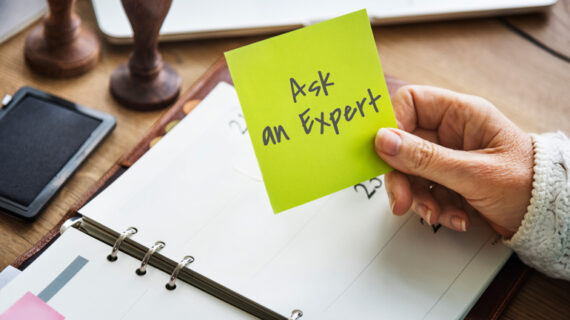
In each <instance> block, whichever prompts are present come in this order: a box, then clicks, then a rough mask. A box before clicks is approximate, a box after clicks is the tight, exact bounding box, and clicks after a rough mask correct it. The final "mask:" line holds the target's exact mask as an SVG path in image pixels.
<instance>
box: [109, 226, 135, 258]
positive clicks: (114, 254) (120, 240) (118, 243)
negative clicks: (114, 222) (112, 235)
mask: <svg viewBox="0 0 570 320" xmlns="http://www.w3.org/2000/svg"><path fill="white" fill-rule="evenodd" d="M137 231H138V230H137V228H135V227H129V228H128V229H127V230H125V232H123V233H121V235H120V236H119V237H118V238H117V240H116V241H115V245H114V246H113V250H112V251H111V253H110V254H109V255H108V256H107V260H109V261H111V262H113V261H116V260H117V252H118V251H119V247H120V246H121V243H123V241H124V240H125V239H126V238H128V237H130V236H132V235H133V234H135V233H137Z"/></svg>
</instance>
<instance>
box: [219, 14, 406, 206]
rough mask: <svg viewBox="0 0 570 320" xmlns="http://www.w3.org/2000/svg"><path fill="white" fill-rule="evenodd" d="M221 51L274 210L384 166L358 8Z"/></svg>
mask: <svg viewBox="0 0 570 320" xmlns="http://www.w3.org/2000/svg"><path fill="white" fill-rule="evenodd" d="M225 56H226V60H227V62H228V66H229V69H230V73H231V75H232V78H233V81H234V85H235V88H236V90H237V94H238V96H239V100H240V104H241V107H242V110H243V113H244V117H245V120H246V124H247V127H248V130H249V134H250V137H251V141H252V143H253V147H254V150H255V154H256V156H257V160H258V162H259V167H260V169H261V173H262V175H263V180H264V182H265V187H266V189H267V194H268V195H269V200H270V201H271V205H272V206H273V210H274V211H275V212H276V213H278V212H281V211H284V210H287V209H290V208H292V207H295V206H298V205H301V204H303V203H306V202H309V201H311V200H314V199H317V198H320V197H322V196H325V195H327V194H330V193H333V192H336V191H339V190H341V189H344V188H347V187H349V186H352V185H355V184H357V183H360V182H362V181H364V180H367V179H370V178H372V177H375V176H378V175H380V174H383V173H386V172H388V171H390V170H391V168H390V167H389V166H388V165H387V164H386V163H385V162H384V161H382V160H381V159H380V158H379V157H378V155H377V154H376V152H375V151H374V137H375V135H376V132H377V131H378V129H379V128H381V127H394V128H395V127H396V120H395V117H394V111H393V109H392V104H391V102H390V96H389V94H388V88H387V87H386V82H385V80H384V74H383V72H382V67H381V66H380V59H379V58H378V52H377V51H376V45H375V42H374V37H373V35H372V29H371V27H370V22H369V20H368V15H367V13H366V10H361V11H357V12H354V13H350V14H347V15H344V16H341V17H338V18H335V19H331V20H327V21H324V22H321V23H318V24H315V25H311V26H308V27H305V28H302V29H299V30H295V31H292V32H289V33H285V34H282V35H279V36H276V37H273V38H270V39H267V40H263V41H260V42H257V43H253V44H251V45H247V46H244V47H241V48H239V49H235V50H232V51H229V52H226V54H225Z"/></svg>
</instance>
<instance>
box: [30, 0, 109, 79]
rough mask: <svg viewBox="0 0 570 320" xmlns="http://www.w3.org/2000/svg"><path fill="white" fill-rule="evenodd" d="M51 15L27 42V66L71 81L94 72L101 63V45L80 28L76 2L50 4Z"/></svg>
mask: <svg viewBox="0 0 570 320" xmlns="http://www.w3.org/2000/svg"><path fill="white" fill-rule="evenodd" d="M47 2H48V5H49V13H48V14H47V16H46V17H45V18H44V20H43V23H42V24H41V25H39V26H37V27H36V28H34V29H33V30H32V31H31V32H30V34H29V35H28V37H27V38H26V44H25V48H24V55H25V58H26V63H27V64H28V66H29V67H30V68H31V69H32V70H34V71H36V72H38V73H41V74H44V75H47V76H52V77H72V76H77V75H80V74H83V73H85V72H87V71H89V70H91V69H92V68H93V67H94V66H95V65H96V64H97V61H98V60H99V50H100V48H99V42H98V40H97V38H96V37H95V35H94V34H93V33H92V32H90V31H89V30H86V29H84V28H82V27H81V19H79V17H78V16H77V15H76V14H75V13H74V12H73V7H74V3H75V0H48V1H47Z"/></svg>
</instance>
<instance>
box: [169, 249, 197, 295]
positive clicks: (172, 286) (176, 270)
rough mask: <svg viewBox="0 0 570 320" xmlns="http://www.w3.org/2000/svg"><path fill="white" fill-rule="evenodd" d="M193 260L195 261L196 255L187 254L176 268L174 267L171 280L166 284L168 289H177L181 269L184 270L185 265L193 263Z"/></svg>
mask: <svg viewBox="0 0 570 320" xmlns="http://www.w3.org/2000/svg"><path fill="white" fill-rule="evenodd" d="M192 262H194V257H192V256H185V257H184V258H183V259H182V260H181V261H180V262H179V263H178V265H177V266H176V268H174V270H173V271H172V274H171V275H170V281H168V283H167V284H166V289H168V290H174V289H176V283H175V282H176V278H178V273H179V272H180V270H182V269H183V268H184V267H186V266H187V265H189V264H191V263H192Z"/></svg>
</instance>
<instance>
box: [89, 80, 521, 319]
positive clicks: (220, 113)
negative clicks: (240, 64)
mask: <svg viewBox="0 0 570 320" xmlns="http://www.w3.org/2000/svg"><path fill="white" fill-rule="evenodd" d="M239 114H240V107H239V102H238V99H237V95H236V93H235V91H234V89H233V88H232V87H231V86H229V85H228V84H225V83H222V84H219V85H218V86H217V87H216V88H215V89H214V90H213V91H212V92H211V93H210V95H209V96H208V97H207V98H205V99H204V100H203V102H202V103H200V105H199V106H198V107H197V108H196V109H195V110H194V111H192V112H191V113H190V114H189V115H188V116H187V117H186V118H185V119H184V120H182V121H181V122H180V123H179V124H178V125H177V126H176V127H175V128H174V129H173V130H172V131H170V133H169V134H168V135H167V136H166V137H165V138H163V139H162V140H161V141H160V142H159V143H158V144H157V145H156V146H155V147H153V148H152V149H151V150H150V151H149V152H147V153H146V154H145V155H144V156H143V157H142V158H141V159H140V160H139V161H137V162H136V163H135V164H134V166H133V167H131V168H130V169H129V170H127V171H126V173H125V174H123V175H122V176H121V177H120V178H119V179H118V180H116V181H115V182H114V183H113V184H112V185H111V186H110V187H109V188H108V189H106V190H105V191H104V192H103V193H101V194H100V195H99V196H97V197H96V198H95V199H94V200H93V201H91V202H90V203H89V204H87V205H86V206H85V207H84V208H82V209H81V210H80V212H81V213H82V214H84V215H86V216H88V217H89V218H91V219H94V220H96V221H98V222H99V223H102V224H103V225H105V226H107V227H109V228H111V229H114V230H116V231H118V232H122V231H123V230H125V229H126V228H128V227H130V226H135V227H137V228H138V230H139V232H138V233H137V234H135V235H134V236H133V237H132V239H133V240H134V241H137V242H139V243H141V244H143V245H146V246H150V245H152V244H153V243H154V242H155V241H157V240H162V241H165V242H166V247H165V248H164V249H163V251H162V252H161V253H162V254H164V255H166V256H168V257H169V258H171V259H172V260H174V261H179V260H180V259H181V257H183V256H184V255H186V254H192V255H193V256H194V257H195V258H196V261H195V262H194V263H193V264H192V266H191V268H192V269H194V270H195V271H197V272H200V273H201V274H203V275H205V276H207V277H209V278H211V279H213V280H214V281H217V282H218V283H221V284H222V285H224V286H227V287H229V288H231V289H232V290H235V291H237V292H238V293H240V294H242V295H244V296H246V297H248V298H250V299H253V300H255V301H257V302H259V303H260V304H262V305H265V306H266V307H268V308H270V309H272V310H274V311H276V312H278V313H280V314H282V315H284V316H287V317H288V316H289V315H290V313H291V311H292V310H293V309H301V310H302V311H303V313H304V316H303V319H305V318H307V319H347V318H352V319H379V318H387V319H423V318H434V319H437V318H450V319H453V318H460V317H461V316H462V315H463V314H464V313H466V312H467V311H468V310H469V307H470V306H471V305H472V304H473V303H474V302H475V301H476V300H477V298H478V296H479V295H480V294H481V293H482V292H483V290H484V289H485V288H486V286H487V284H488V283H489V282H490V281H491V280H492V279H493V277H494V275H495V274H496V273H497V272H498V271H499V270H500V268H501V267H502V265H503V264H504V262H505V261H506V259H507V258H508V257H509V256H510V254H511V252H510V250H509V249H507V248H506V247H504V246H502V245H501V244H500V243H496V241H494V240H496V237H497V236H496V234H495V233H494V232H492V230H491V229H490V228H489V227H488V226H487V225H486V223H485V222H483V221H482V220H481V219H478V218H477V217H471V218H472V223H471V226H470V230H469V232H467V233H458V232H454V231H450V230H447V229H445V228H440V229H437V230H434V229H432V227H430V226H428V225H426V224H422V223H421V221H420V220H419V218H418V217H417V216H416V215H414V214H408V215H406V216H404V217H395V216H393V215H392V214H391V213H390V208H389V203H388V199H387V196H386V192H385V190H384V186H383V180H382V177H371V179H370V180H367V181H364V182H362V184H360V185H357V186H354V187H351V188H347V189H345V190H342V191H339V192H337V193H334V194H332V195H329V196H326V197H324V198H321V199H318V200H315V201H313V202H310V203H307V204H305V205H303V206H300V207H297V208H294V209H291V210H288V211H285V212H283V213H280V214H278V215H275V214H273V212H272V210H271V206H270V205H269V201H268V199H267V194H266V192H265V188H264V185H263V181H262V178H261V175H260V173H259V169H258V167H257V162H256V159H255V155H254V153H253V148H252V146H251V141H250V139H249V136H248V134H247V132H246V131H245V130H243V129H244V127H243V126H245V123H243V118H242V117H240V116H239ZM236 123H237V125H236ZM240 129H241V130H240ZM346 170H350V168H346ZM331 174H342V172H337V173H331Z"/></svg>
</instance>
